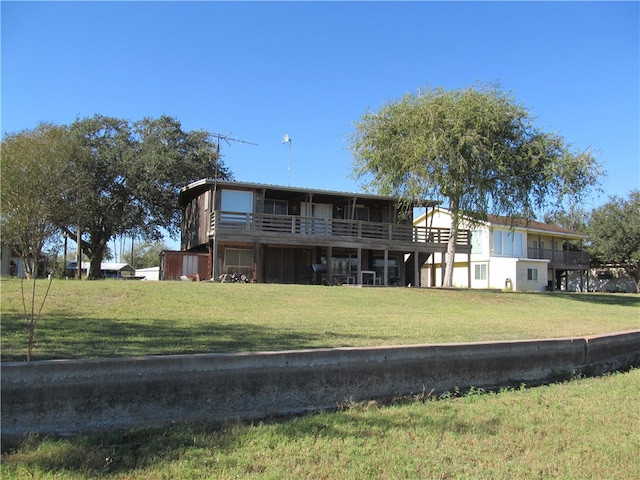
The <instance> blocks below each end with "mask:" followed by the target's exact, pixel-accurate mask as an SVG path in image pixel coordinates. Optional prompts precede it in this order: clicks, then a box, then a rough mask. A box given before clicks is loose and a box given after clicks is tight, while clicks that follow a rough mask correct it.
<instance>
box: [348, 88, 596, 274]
mask: <svg viewBox="0 0 640 480" xmlns="http://www.w3.org/2000/svg"><path fill="white" fill-rule="evenodd" d="M354 126H355V132H354V133H353V134H351V136H350V137H349V148H350V150H351V152H352V153H353V156H354V166H353V176H354V177H355V178H356V179H360V180H364V181H365V188H367V189H368V190H374V191H378V192H379V193H382V194H385V195H394V196H398V197H401V198H406V199H424V198H430V199H437V200H441V201H446V202H447V203H448V208H449V210H450V211H451V214H452V215H451V239H450V240H449V244H448V246H447V258H446V269H445V278H444V285H445V286H451V284H452V278H453V266H454V262H453V259H454V257H455V250H456V238H457V235H458V231H459V226H460V223H461V221H462V219H463V218H466V219H470V220H471V221H481V220H485V219H486V216H487V215H488V214H500V215H505V216H508V217H511V218H512V219H514V220H515V219H516V218H533V217H534V214H535V212H541V211H542V210H544V208H545V207H548V206H553V205H556V206H558V205H562V203H563V201H565V200H566V199H571V198H574V199H575V198H576V197H579V196H580V195H581V194H583V193H585V192H586V191H587V190H589V189H590V188H591V187H593V186H595V185H596V184H597V180H598V178H599V176H600V174H601V172H600V167H599V165H598V164H597V162H596V161H595V159H594V158H593V156H592V154H591V152H589V151H582V152H574V151H572V150H571V149H570V147H569V146H568V145H567V144H566V143H565V142H564V140H563V138H562V137H560V136H559V135H557V134H553V133H544V132H542V131H540V130H539V129H537V128H536V127H535V126H534V125H533V119H532V117H531V115H530V113H529V112H528V110H527V109H526V108H525V107H523V106H522V105H520V104H518V103H516V101H515V100H514V99H513V98H512V96H511V95H510V94H509V93H507V92H505V91H503V90H502V89H501V88H500V86H499V85H485V84H481V85H476V86H474V87H469V88H465V89H457V90H450V91H447V90H444V89H443V88H437V89H420V90H419V91H418V93H416V94H407V95H405V96H404V97H402V98H401V99H399V100H396V101H393V102H390V103H386V104H384V105H383V106H382V107H381V108H380V110H379V111H377V112H372V111H367V112H365V114H364V115H363V116H362V117H361V118H360V119H359V120H357V121H356V122H355V124H354Z"/></svg>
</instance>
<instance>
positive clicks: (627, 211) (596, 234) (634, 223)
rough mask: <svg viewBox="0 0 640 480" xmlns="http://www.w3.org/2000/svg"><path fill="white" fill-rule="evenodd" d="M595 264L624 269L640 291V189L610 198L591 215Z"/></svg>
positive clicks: (591, 235) (591, 236)
mask: <svg viewBox="0 0 640 480" xmlns="http://www.w3.org/2000/svg"><path fill="white" fill-rule="evenodd" d="M587 234H588V235H589V240H590V245H589V253H590V254H591V257H592V261H593V262H594V263H595V264H600V265H615V266H618V267H621V268H624V269H625V271H626V272H627V274H628V275H629V276H631V277H632V278H633V279H634V280H635V282H636V285H637V287H638V290H639V291H640V190H633V191H632V192H631V193H630V194H629V197H628V198H626V199H625V198H622V197H618V196H615V197H611V198H610V199H609V201H608V202H607V203H605V204H604V205H602V206H601V207H599V208H596V209H595V210H593V211H592V212H591V216H590V218H589V223H588V225H587Z"/></svg>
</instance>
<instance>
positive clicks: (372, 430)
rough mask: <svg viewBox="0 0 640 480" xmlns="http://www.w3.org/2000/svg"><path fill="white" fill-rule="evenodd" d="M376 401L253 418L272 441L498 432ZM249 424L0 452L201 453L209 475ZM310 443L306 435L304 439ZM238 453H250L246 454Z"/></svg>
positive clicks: (177, 428) (101, 468)
mask: <svg viewBox="0 0 640 480" xmlns="http://www.w3.org/2000/svg"><path fill="white" fill-rule="evenodd" d="M372 405H373V406H372ZM378 407H379V406H378V405H377V404H375V403H374V402H371V403H363V404H356V405H354V406H352V407H351V408H349V409H348V410H346V411H340V412H338V413H337V414H335V415H334V414H330V415H326V414H308V415H301V416H297V417H282V418H276V419H271V420H265V421H264V422H259V424H264V428H266V429H270V433H265V434H264V438H268V439H270V440H269V441H273V442H274V444H275V443H277V444H282V442H290V443H292V444H293V443H294V442H295V443H300V442H302V443H303V444H304V442H306V440H305V439H317V438H324V439H327V440H339V441H340V442H343V441H344V440H347V439H353V441H354V443H357V442H358V441H359V440H362V441H364V440H367V439H371V438H372V437H373V438H379V437H386V436H387V435H388V434H389V432H390V431H407V430H413V429H414V427H415V428H418V429H419V430H421V431H427V432H429V435H434V436H436V437H440V436H442V435H445V434H451V433H452V432H453V433H454V434H457V435H467V434H476V435H482V436H493V435H497V434H498V433H499V428H500V425H501V423H502V421H501V419H500V418H498V417H497V416H495V415H487V416H483V417H482V418H481V417H478V418H476V419H474V420H473V421H471V422H470V421H466V420H463V419H461V418H460V416H459V414H458V412H457V411H456V410H455V409H453V408H444V409H443V410H442V411H441V412H440V414H438V415H436V416H426V415H424V411H421V410H419V409H415V410H413V411H408V412H404V413H403V414H402V415H394V414H393V413H390V412H392V411H388V412H387V413H384V412H383V413H380V414H377V413H376V412H375V411H374V412H373V414H372V415H369V414H368V413H367V411H368V410H371V409H373V410H378ZM255 425H256V424H255V423H252V422H242V421H234V422H228V423H224V424H207V423H202V422H200V423H181V422H178V423H175V424H172V425H169V426H166V427H162V428H136V429H132V430H129V431H116V432H103V433H95V434H88V435H79V436H76V437H71V438H57V439H56V438H55V437H45V436H42V437H40V436H32V437H30V438H28V439H26V440H25V441H24V442H23V443H22V445H20V446H18V447H17V448H18V450H17V451H18V455H17V457H16V458H13V459H12V458H11V456H12V455H11V454H12V453H13V452H11V451H6V452H4V453H5V454H8V456H6V457H5V458H4V460H5V462H7V463H8V464H9V465H11V464H13V465H11V466H13V467H14V468H16V469H23V470H26V471H29V470H31V469H33V468H35V467H38V468H39V469H40V470H42V471H44V472H49V473H55V472H61V471H67V472H76V473H80V474H84V475H88V476H90V477H91V478H94V477H104V476H108V475H111V474H119V473H120V474H121V473H128V472H129V473H133V472H135V471H138V473H139V474H140V475H142V474H143V473H144V470H145V469H146V468H152V467H154V466H156V467H157V466H158V465H163V464H164V465H168V464H169V463H172V462H180V461H181V460H182V459H184V458H189V459H190V461H191V462H194V459H199V460H195V461H196V462H198V463H202V465H198V466H197V467H196V468H205V469H207V468H210V469H211V470H210V472H209V473H210V474H211V475H215V473H216V466H215V463H216V462H214V461H212V459H213V458H216V457H218V456H221V457H224V455H233V453H234V451H236V450H241V449H251V448H254V449H255V448H256V447H255V446H254V447H250V446H246V445H247V444H248V443H250V442H251V440H252V439H253V438H254V437H255V435H256V431H255V430H254V426H255ZM44 442H48V443H49V445H48V446H47V448H41V445H42V444H43V443H44ZM313 443H314V442H313V441H310V444H313ZM22 452H24V457H22V455H21V453H22ZM241 456H244V457H251V453H250V452H247V453H245V454H244V455H241ZM224 461H225V459H224V458H222V462H224ZM223 465H224V463H223ZM160 468H163V467H160ZM134 476H135V474H134Z"/></svg>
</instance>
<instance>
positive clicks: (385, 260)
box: [383, 248, 389, 287]
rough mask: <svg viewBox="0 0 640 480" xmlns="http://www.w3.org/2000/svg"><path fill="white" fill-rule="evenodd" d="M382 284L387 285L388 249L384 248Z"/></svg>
mask: <svg viewBox="0 0 640 480" xmlns="http://www.w3.org/2000/svg"><path fill="white" fill-rule="evenodd" d="M383 276H384V279H383V280H384V286H385V287H386V286H387V285H389V249H388V248H385V249H384V273H383Z"/></svg>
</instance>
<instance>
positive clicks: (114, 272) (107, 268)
mask: <svg viewBox="0 0 640 480" xmlns="http://www.w3.org/2000/svg"><path fill="white" fill-rule="evenodd" d="M90 266H91V263H89V262H82V263H81V268H82V276H83V277H84V276H87V274H88V272H89V267H90ZM77 270H78V262H77V261H75V260H72V261H69V262H67V264H66V266H65V270H64V272H65V276H67V277H74V276H75V275H76V272H77ZM134 273H135V270H134V269H133V267H131V266H130V265H129V264H128V263H110V262H102V263H101V264H100V275H99V276H100V277H101V278H134Z"/></svg>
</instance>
